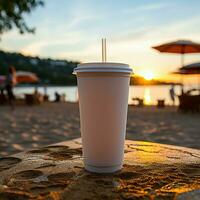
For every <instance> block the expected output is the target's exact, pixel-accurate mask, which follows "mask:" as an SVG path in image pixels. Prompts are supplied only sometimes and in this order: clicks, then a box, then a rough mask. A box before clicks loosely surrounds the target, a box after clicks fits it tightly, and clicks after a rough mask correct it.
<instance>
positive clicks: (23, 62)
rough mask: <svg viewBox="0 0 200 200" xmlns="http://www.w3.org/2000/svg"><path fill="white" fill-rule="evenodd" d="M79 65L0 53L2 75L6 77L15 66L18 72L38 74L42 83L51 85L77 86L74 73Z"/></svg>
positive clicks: (18, 54) (0, 72) (71, 62)
mask: <svg viewBox="0 0 200 200" xmlns="http://www.w3.org/2000/svg"><path fill="white" fill-rule="evenodd" d="M78 63H79V62H73V61H67V60H55V59H51V58H48V59H44V58H43V59H42V58H40V57H31V56H24V55H22V54H20V53H10V52H4V51H0V75H6V74H7V73H8V67H9V66H14V67H15V69H16V70H17V71H28V72H33V73H35V74H37V76H38V77H39V78H40V82H41V83H48V84H50V85H76V77H75V76H74V75H73V74H72V72H73V69H74V68H75V67H76V66H77V64H78Z"/></svg>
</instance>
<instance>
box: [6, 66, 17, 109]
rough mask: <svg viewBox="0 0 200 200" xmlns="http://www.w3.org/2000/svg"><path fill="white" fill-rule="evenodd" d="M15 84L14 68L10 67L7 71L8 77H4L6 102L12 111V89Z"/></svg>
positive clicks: (13, 97)
mask: <svg viewBox="0 0 200 200" xmlns="http://www.w3.org/2000/svg"><path fill="white" fill-rule="evenodd" d="M16 84H17V79H16V71H15V68H14V67H12V66H10V67H9V69H8V75H7V77H6V82H5V89H6V91H7V95H8V101H9V104H10V106H11V108H12V109H14V101H15V95H14V93H13V87H14V86H15V85H16Z"/></svg>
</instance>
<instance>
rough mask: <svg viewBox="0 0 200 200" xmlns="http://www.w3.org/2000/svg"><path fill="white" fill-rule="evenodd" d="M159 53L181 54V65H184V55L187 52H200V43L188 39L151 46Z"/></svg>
mask: <svg viewBox="0 0 200 200" xmlns="http://www.w3.org/2000/svg"><path fill="white" fill-rule="evenodd" d="M152 48H153V49H156V50H158V51H159V52H161V53H175V54H181V55H182V56H181V66H182V67H183V66H184V55H185V54H186V53H187V54H189V53H200V43H195V42H192V41H190V40H177V41H174V42H169V43H164V44H161V45H159V46H154V47H152Z"/></svg>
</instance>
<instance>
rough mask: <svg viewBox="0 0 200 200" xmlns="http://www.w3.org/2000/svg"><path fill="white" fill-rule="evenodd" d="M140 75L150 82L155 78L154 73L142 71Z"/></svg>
mask: <svg viewBox="0 0 200 200" xmlns="http://www.w3.org/2000/svg"><path fill="white" fill-rule="evenodd" d="M139 75H141V76H142V77H144V78H145V79H146V80H148V81H150V80H152V79H153V78H154V73H153V72H152V71H142V72H141V73H139Z"/></svg>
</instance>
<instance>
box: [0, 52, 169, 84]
mask: <svg viewBox="0 0 200 200" xmlns="http://www.w3.org/2000/svg"><path fill="white" fill-rule="evenodd" d="M77 64H78V62H72V61H67V60H54V59H50V58H48V59H44V58H39V57H30V56H24V55H22V54H20V53H9V52H4V51H0V75H6V74H7V72H8V67H9V66H10V65H12V66H14V67H15V68H16V70H18V71H19V70H21V71H30V72H33V73H36V74H37V75H38V77H39V78H40V80H41V83H44V82H46V83H48V84H50V85H76V77H75V76H74V75H72V72H73V69H74V68H75V67H76V66H77ZM163 84H170V83H166V82H163V81H158V80H150V81H147V80H145V79H144V78H143V77H140V76H134V77H132V78H131V85H163Z"/></svg>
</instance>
